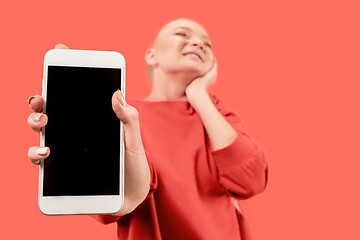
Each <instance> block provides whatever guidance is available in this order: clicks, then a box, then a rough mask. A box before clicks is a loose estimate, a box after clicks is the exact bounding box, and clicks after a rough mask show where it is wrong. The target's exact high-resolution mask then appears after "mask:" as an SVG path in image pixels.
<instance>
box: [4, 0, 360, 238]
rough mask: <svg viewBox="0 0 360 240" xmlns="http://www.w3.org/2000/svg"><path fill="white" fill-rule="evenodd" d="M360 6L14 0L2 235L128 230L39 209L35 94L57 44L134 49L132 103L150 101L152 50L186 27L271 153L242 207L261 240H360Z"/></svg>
mask: <svg viewBox="0 0 360 240" xmlns="http://www.w3.org/2000/svg"><path fill="white" fill-rule="evenodd" d="M359 9H360V8H359V5H358V1H355V0H354V1H348V0H345V1H340V0H338V1H331V0H330V1H329V0H327V1H325V0H324V1H319V0H315V1H310V0H305V1H300V0H298V1H287V0H274V1H265V0H256V1H240V0H236V1H235V0H233V1H230V0H224V1H216V2H214V1H194V0H184V1H177V2H176V1H160V0H153V1H130V0H128V1H124V0H121V1H120V0H118V1H109V0H103V1H90V0H87V1H84V0H80V1H74V0H73V1H69V0H65V1H62V2H60V1H59V2H55V1H49V0H47V1H40V0H33V1H25V0H23V1H16V0H14V1H6V2H5V1H2V2H1V3H0V26H1V27H0V31H1V37H0V43H1V44H0V47H1V52H0V53H1V54H0V61H1V71H0V104H1V108H0V109H1V118H0V119H1V120H0V121H1V125H0V126H1V135H0V141H1V144H0V148H1V150H0V152H1V160H0V161H1V162H2V164H1V168H0V184H1V185H0V187H1V204H0V214H1V215H0V221H1V231H0V239H35V238H36V239H39V240H40V239H116V224H111V225H108V226H104V225H101V224H100V223H97V222H96V221H95V220H93V219H92V218H90V217H87V216H63V217H49V216H45V215H43V214H41V213H40V211H39V210H38V207H37V184H38V167H36V166H33V165H32V164H31V163H30V162H29V160H28V159H27V149H28V148H29V147H30V146H33V145H38V144H39V136H38V134H36V133H34V132H33V131H31V130H30V128H29V127H28V125H27V117H28V115H29V114H30V109H29V108H28V106H27V98H28V97H29V96H31V95H33V94H41V79H42V67H43V66H42V65H43V57H44V54H45V53H46V51H47V50H49V49H51V48H52V47H53V46H54V45H55V44H56V43H58V42H61V43H64V44H66V45H68V46H69V47H71V48H75V49H94V50H115V51H119V52H121V53H122V54H123V55H124V56H125V58H126V60H127V90H126V94H127V98H143V97H145V96H146V95H147V94H148V92H149V89H150V84H149V82H148V81H147V80H146V64H145V61H144V53H145V50H146V48H148V47H149V46H150V45H151V43H152V40H153V39H154V37H155V35H156V33H157V32H158V30H159V29H160V28H161V27H162V25H163V24H165V23H166V22H168V21H170V20H172V19H175V18H178V17H188V18H191V19H194V20H197V21H199V22H200V23H201V24H203V25H204V26H205V27H206V29H207V30H208V32H209V34H210V37H211V39H212V41H213V45H214V51H215V54H216V56H217V59H218V64H219V75H218V81H217V82H216V84H215V85H214V86H213V87H212V88H211V91H212V92H214V93H215V94H217V95H218V96H219V97H220V98H222V99H223V100H224V102H225V103H226V104H227V105H228V106H230V107H231V108H232V109H233V110H234V111H236V112H237V113H239V115H241V116H242V117H243V118H244V119H245V120H246V123H247V127H248V130H249V131H250V132H251V133H252V135H253V136H254V137H255V138H256V139H257V140H258V142H259V143H261V145H263V146H264V148H265V149H266V152H267V155H268V158H269V166H270V169H269V184H268V188H267V189H266V191H265V192H264V193H262V194H261V195H258V196H256V197H254V198H252V199H249V200H246V201H243V204H242V206H243V210H244V212H245V214H246V216H247V218H248V220H249V223H250V227H251V230H252V232H253V236H254V237H255V239H277V240H288V239H292V240H296V239H360V232H359V219H358V217H359V215H360V208H359V206H358V204H359V202H360V194H359V184H360V177H359V174H358V172H359V167H360V151H359V136H360V127H359V122H360V113H359V100H360V97H359V87H360V83H359V81H360V70H359V63H360V59H359V58H360V57H359V56H360V48H359V43H360V37H359V28H360V26H359V25H360V24H359V23H360V17H359V16H360V15H359ZM64 97H66V96H64ZM89 97H96V96H89ZM69 134H70V133H69ZM204 231H206V229H204Z"/></svg>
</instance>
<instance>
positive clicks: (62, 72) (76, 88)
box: [43, 66, 122, 196]
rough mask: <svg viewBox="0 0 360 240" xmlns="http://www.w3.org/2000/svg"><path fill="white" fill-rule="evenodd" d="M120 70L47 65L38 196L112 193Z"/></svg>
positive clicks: (116, 169) (116, 184)
mask: <svg viewBox="0 0 360 240" xmlns="http://www.w3.org/2000/svg"><path fill="white" fill-rule="evenodd" d="M121 81H122V79H121V69H117V68H93V67H70V66H48V76H47V93H46V98H47V99H46V114H47V115H48V117H49V120H48V123H47V125H46V127H45V146H48V147H49V148H50V156H49V157H48V158H46V159H45V160H44V182H43V195H44V196H85V195H118V194H119V184H120V183H119V179H120V178H119V173H120V169H119V168H120V120H119V119H118V118H117V117H116V115H115V113H114V112H113V110H112V105H111V97H112V95H113V93H114V92H115V91H116V90H117V89H120V86H121Z"/></svg>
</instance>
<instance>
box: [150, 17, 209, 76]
mask: <svg viewBox="0 0 360 240" xmlns="http://www.w3.org/2000/svg"><path fill="white" fill-rule="evenodd" d="M211 47H212V46H211V41H210V39H209V37H208V34H207V33H206V31H205V29H204V28H203V27H202V26H200V25H199V24H197V23H196V22H193V21H190V20H185V19H180V20H175V21H172V22H170V23H168V24H167V25H166V26H165V27H164V28H163V29H162V30H161V31H160V33H159V35H158V37H157V39H156V40H155V43H154V46H153V49H152V51H153V57H154V59H153V60H154V64H152V65H153V67H158V68H159V69H160V70H162V71H164V72H167V73H178V72H184V73H188V74H192V75H194V77H197V76H201V75H203V74H205V73H206V72H207V71H209V70H210V68H211V67H212V66H213V64H214V55H213V52H212V49H211Z"/></svg>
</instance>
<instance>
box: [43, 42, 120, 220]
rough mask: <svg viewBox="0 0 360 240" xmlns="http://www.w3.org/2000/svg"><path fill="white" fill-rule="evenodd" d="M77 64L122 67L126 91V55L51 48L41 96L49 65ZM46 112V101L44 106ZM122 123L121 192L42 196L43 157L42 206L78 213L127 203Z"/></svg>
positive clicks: (113, 209) (100, 211) (114, 209)
mask: <svg viewBox="0 0 360 240" xmlns="http://www.w3.org/2000/svg"><path fill="white" fill-rule="evenodd" d="M50 65H54V66H74V67H95V68H96V67H99V68H120V69H121V86H119V88H120V90H121V91H122V93H123V94H124V95H125V59H124V57H123V56H122V55H121V54H120V53H118V52H113V51H93V50H72V49H71V50H70V49H52V50H50V51H48V52H47V53H46V54H45V58H44V73H43V83H42V86H43V88H42V96H43V98H44V100H45V103H46V100H47V70H48V66H50ZM44 113H46V104H45V106H44ZM44 130H45V129H44V128H43V129H42V131H41V134H40V146H44V144H45V131H44ZM123 135H124V134H123V123H122V122H120V159H119V161H120V174H119V177H120V179H119V183H120V184H119V195H106V196H103V195H95V196H94V195H92V196H43V180H44V161H46V159H45V160H44V161H41V164H40V168H39V169H40V170H39V197H38V198H39V209H40V211H41V212H42V213H44V214H46V215H67V214H71V215H78V214H113V213H116V212H118V211H119V210H120V209H121V208H122V206H123V204H124V164H125V163H124V152H125V147H124V136H123Z"/></svg>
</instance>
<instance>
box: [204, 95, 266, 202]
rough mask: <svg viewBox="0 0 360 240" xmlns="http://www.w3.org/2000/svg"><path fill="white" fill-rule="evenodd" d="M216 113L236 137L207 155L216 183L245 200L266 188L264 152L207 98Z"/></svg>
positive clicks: (228, 113) (234, 118)
mask: <svg viewBox="0 0 360 240" xmlns="http://www.w3.org/2000/svg"><path fill="white" fill-rule="evenodd" d="M211 98H212V100H213V102H214V104H215V106H216V108H217V109H218V111H219V112H220V113H221V114H222V115H223V116H224V117H225V119H226V120H227V121H228V122H229V123H230V125H231V126H232V127H233V128H234V129H235V130H236V132H237V133H238V135H237V137H236V139H235V140H234V141H233V142H232V143H231V144H230V145H228V146H227V147H225V148H222V149H219V150H216V151H211V154H212V157H213V159H214V162H215V166H216V169H217V173H218V181H219V183H220V184H221V185H222V186H223V187H225V189H226V190H227V191H228V192H229V193H230V194H231V195H233V196H234V197H235V198H249V197H252V196H254V195H256V194H258V193H260V192H262V191H263V190H264V189H265V187H266V184H267V172H268V167H267V159H266V155H265V152H264V149H263V148H262V147H261V146H260V145H259V144H258V143H257V142H256V141H255V139H254V138H253V137H251V136H250V134H249V133H248V132H247V131H246V129H245V124H244V121H243V120H242V119H241V118H240V117H238V116H237V115H236V114H235V113H233V112H231V111H229V110H228V109H227V108H226V107H225V106H224V105H223V104H222V103H221V101H220V100H219V99H218V98H217V97H216V96H213V95H211Z"/></svg>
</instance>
